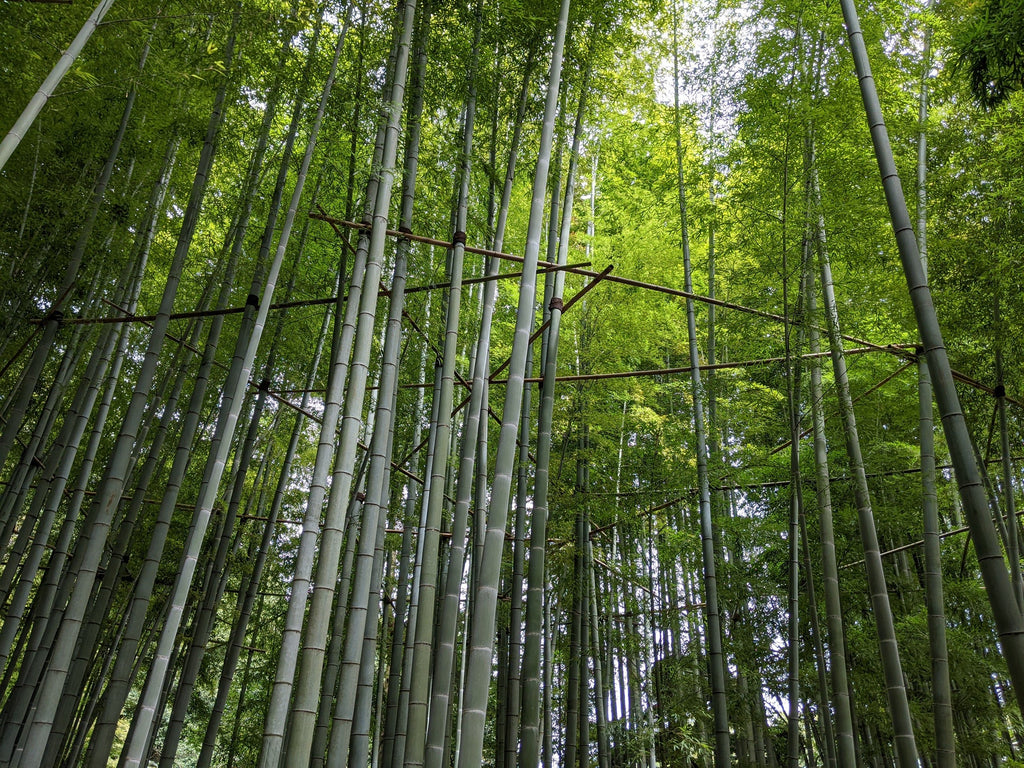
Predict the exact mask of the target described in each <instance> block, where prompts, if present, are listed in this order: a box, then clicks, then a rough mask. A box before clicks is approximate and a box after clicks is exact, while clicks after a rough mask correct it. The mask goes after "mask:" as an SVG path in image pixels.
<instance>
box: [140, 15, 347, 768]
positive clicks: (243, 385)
mask: <svg viewBox="0 0 1024 768" xmlns="http://www.w3.org/2000/svg"><path fill="white" fill-rule="evenodd" d="M343 37H344V36H343V35H340V36H339V45H338V46H337V48H336V50H335V53H334V58H333V60H332V62H331V69H330V72H329V74H328V76H327V81H326V82H325V84H324V89H323V92H322V93H321V97H320V104H319V106H318V108H317V112H316V117H315V118H314V120H313V126H312V127H311V129H310V133H309V139H308V141H307V145H306V152H305V155H304V156H303V158H302V163H301V166H300V168H299V171H298V174H297V177H296V182H295V189H294V190H293V192H292V198H291V203H290V204H289V207H288V213H287V215H286V216H285V220H284V224H283V227H282V230H281V235H280V239H279V241H278V245H277V252H276V254H275V256H274V260H273V262H272V263H271V265H270V269H269V271H268V274H267V280H266V284H265V286H264V289H263V295H262V297H261V298H260V300H259V310H258V313H257V316H256V320H255V323H254V324H253V328H252V333H251V335H250V336H249V338H248V343H247V345H246V346H245V348H244V351H243V350H241V349H236V356H235V361H234V362H233V365H232V367H236V366H237V368H238V370H239V375H238V377H237V383H236V384H235V387H234V391H233V392H225V394H224V398H223V400H222V401H221V410H220V415H219V416H218V424H217V431H218V433H220V435H221V441H220V442H219V444H218V446H217V454H216V456H215V458H214V468H213V472H212V473H211V475H212V476H211V477H210V479H209V484H208V485H207V486H206V489H205V493H204V494H203V495H202V496H201V497H200V499H199V502H198V503H197V505H196V514H195V517H194V518H193V530H191V531H190V537H189V540H188V542H187V543H186V548H185V555H184V557H183V559H182V564H181V565H182V567H181V569H180V570H179V573H178V575H177V578H176V580H175V586H174V590H173V593H172V594H173V598H172V602H171V611H170V613H169V615H168V618H167V621H166V623H165V625H164V629H163V632H162V634H161V637H160V641H159V644H158V647H157V651H156V655H155V657H154V662H153V665H152V668H151V669H152V673H151V676H150V679H149V680H148V681H147V683H146V688H145V690H144V691H143V694H142V697H141V699H140V707H139V710H138V711H137V715H136V720H137V721H138V723H139V727H138V728H137V730H136V731H135V734H134V736H133V738H132V739H131V740H130V741H129V743H128V745H127V749H126V752H127V759H126V760H124V763H125V765H126V766H127V768H136V767H137V766H139V765H140V764H141V763H142V760H143V759H144V757H145V751H144V750H145V744H146V742H147V741H148V737H149V735H150V731H151V729H152V727H153V719H154V716H155V714H156V712H155V710H156V704H157V700H158V698H159V692H160V690H161V688H162V683H163V679H162V678H163V676H164V674H166V669H167V666H168V664H169V661H170V653H171V649H172V648H173V646H174V640H175V635H176V634H177V629H178V625H179V624H180V621H181V616H182V613H183V610H184V604H185V600H186V598H187V594H188V591H189V589H190V587H191V582H192V577H193V574H194V572H195V568H196V565H197V561H198V557H199V550H200V547H201V545H202V540H203V536H204V534H205V530H206V526H207V524H208V523H209V519H210V513H211V512H212V510H213V504H214V501H215V500H216V496H217V493H218V487H219V484H220V477H221V475H222V473H223V470H224V465H225V463H226V461H227V453H228V451H229V449H230V447H231V439H232V436H233V434H234V429H235V425H236V423H237V421H238V415H239V411H240V410H241V406H242V400H243V396H244V393H245V391H246V389H247V387H248V383H249V381H248V380H249V373H250V371H251V370H252V365H253V360H254V359H255V357H256V350H257V348H258V346H259V342H260V338H261V336H262V333H263V328H264V325H265V324H266V318H267V314H268V313H269V311H270V304H271V302H272V300H273V295H274V288H275V286H276V284H277V276H278V273H279V272H280V269H281V262H282V261H283V260H284V254H285V250H286V249H287V247H288V240H289V236H290V234H291V229H292V226H293V224H294V222H295V214H296V212H297V209H298V206H299V200H300V199H301V197H302V189H303V183H304V181H305V179H306V175H307V173H308V171H309V166H310V163H311V162H312V159H313V150H314V149H315V147H316V141H317V135H318V133H319V130H320V125H321V122H322V120H323V115H324V111H325V109H326V105H327V99H328V97H329V96H330V92H331V88H332V86H333V84H334V75H335V72H336V71H337V66H338V60H339V58H340V56H341V44H340V41H341V40H342V39H343ZM239 353H241V356H240V355H239ZM222 420H223V421H222Z"/></svg>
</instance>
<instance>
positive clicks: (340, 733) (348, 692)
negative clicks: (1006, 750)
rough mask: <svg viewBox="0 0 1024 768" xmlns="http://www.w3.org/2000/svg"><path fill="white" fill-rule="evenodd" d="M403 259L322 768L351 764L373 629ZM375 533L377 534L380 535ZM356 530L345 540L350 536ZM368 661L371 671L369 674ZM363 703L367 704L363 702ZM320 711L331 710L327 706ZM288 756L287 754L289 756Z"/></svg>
mask: <svg viewBox="0 0 1024 768" xmlns="http://www.w3.org/2000/svg"><path fill="white" fill-rule="evenodd" d="M405 276H406V259H405V255H404V254H401V253H400V254H398V255H397V257H396V261H395V268H394V275H393V279H392V283H391V289H390V292H391V307H390V310H389V314H388V320H387V331H386V334H385V340H384V349H383V357H382V362H381V372H380V383H379V389H378V398H377V408H376V415H375V417H374V426H373V436H372V437H371V440H370V450H369V460H370V467H369V472H368V475H367V485H366V492H365V496H366V501H365V502H364V503H363V512H362V519H361V521H360V525H359V530H358V537H359V541H358V547H357V550H356V553H355V566H354V574H353V580H352V591H351V597H350V598H349V603H348V609H347V611H346V619H347V621H346V623H345V642H344V646H343V648H342V658H341V674H340V679H339V681H338V696H337V707H336V709H335V713H334V725H333V728H332V730H331V740H330V746H329V748H328V750H327V765H328V766H329V767H330V768H346V766H348V765H350V764H352V763H353V759H354V758H353V755H352V753H351V752H350V736H351V734H352V725H353V718H354V716H355V714H356V706H355V705H356V698H357V686H358V683H359V677H360V673H361V670H362V664H361V661H362V657H363V649H364V643H365V638H366V634H367V631H368V630H367V627H368V624H369V623H372V624H373V625H374V627H375V626H376V621H377V616H376V607H375V608H374V610H373V611H372V615H371V610H370V596H371V592H372V587H373V584H374V578H375V573H376V571H375V569H374V565H375V561H376V556H377V538H378V536H379V535H380V533H381V532H382V524H383V521H384V514H383V512H384V504H385V502H386V500H387V497H388V487H387V485H386V483H385V481H386V480H387V479H389V474H390V473H389V472H388V469H389V466H390V459H391V445H390V444H391V436H392V430H393V421H394V410H393V399H394V396H395V394H396V393H397V383H398V356H399V352H400V348H401V333H402V311H403V309H404V306H405ZM378 529H381V530H380V531H379V530H378ZM355 533H356V532H355V531H354V532H353V533H352V534H350V535H355ZM374 631H376V630H374ZM372 668H373V667H372V662H371V666H370V669H371V670H372ZM367 704H368V702H367ZM321 706H327V707H328V708H330V701H329V700H328V701H327V702H325V703H322V704H321ZM289 753H290V751H289ZM365 757H366V755H365V754H361V755H359V756H356V757H355V759H354V762H355V763H363V764H365Z"/></svg>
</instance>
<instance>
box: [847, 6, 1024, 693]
mask: <svg viewBox="0 0 1024 768" xmlns="http://www.w3.org/2000/svg"><path fill="white" fill-rule="evenodd" d="M841 7H842V10H843V18H844V19H845V21H846V29H847V35H848V37H849V40H850V48H851V52H852V54H853V61H854V67H855V68H856V71H857V77H858V80H859V81H860V91H861V99H862V101H863V102H864V110H865V113H866V115H867V119H868V125H869V126H870V131H871V141H872V144H873V146H874V149H875V158H876V160H877V161H878V169H879V173H880V174H881V177H882V184H883V188H884V190H885V198H886V202H887V204H888V207H889V216H890V218H891V220H892V226H893V231H894V233H895V236H896V245H897V247H898V249H899V253H900V261H901V262H902V264H903V273H904V275H905V277H906V279H907V287H908V288H909V290H910V297H911V302H912V303H913V306H914V315H915V317H916V318H917V326H918V331H919V333H920V334H921V339H922V342H923V344H924V348H925V354H926V355H927V358H928V370H929V372H930V374H931V379H932V386H933V388H934V391H935V398H936V400H937V401H938V404H939V413H940V414H941V415H942V424H943V428H944V431H945V433H946V442H947V444H948V445H949V450H950V458H951V460H952V464H953V466H954V472H955V474H956V479H957V485H958V486H959V490H960V498H961V501H962V502H963V507H964V512H965V514H966V516H967V524H968V526H969V527H970V529H971V539H972V540H973V542H974V548H975V551H976V552H977V555H978V564H979V566H980V569H981V575H982V580H983V581H984V582H985V591H986V593H987V594H988V599H989V604H990V605H991V606H992V614H993V618H994V619H995V624H996V631H997V634H998V636H999V640H1000V644H1001V646H1002V652H1003V656H1004V657H1005V658H1006V663H1007V667H1008V671H1009V674H1010V680H1011V681H1012V683H1013V689H1014V695H1015V696H1016V698H1017V703H1018V705H1019V706H1020V707H1021V709H1024V617H1022V615H1021V611H1020V609H1019V608H1018V607H1017V601H1016V599H1015V598H1014V590H1013V588H1012V584H1011V582H1010V578H1009V574H1008V573H1007V570H1006V562H1005V561H1004V560H1003V553H1002V549H1001V548H1000V546H999V541H998V539H997V538H996V533H995V529H994V528H993V526H992V520H991V517H990V515H989V511H988V505H987V504H986V503H985V492H984V489H983V488H982V485H981V478H980V476H979V472H978V467H977V466H976V465H975V463H974V457H973V456H972V455H971V440H970V433H969V432H968V429H967V421H966V419H965V418H964V414H963V411H962V410H961V408H960V400H959V397H958V396H957V393H956V387H955V385H954V383H953V375H952V371H951V369H950V365H949V358H948V356H947V354H946V348H945V342H944V341H943V338H942V331H941V330H940V328H939V323H938V319H937V317H936V314H935V307H934V305H933V304H932V297H931V291H930V290H929V288H928V282H927V278H926V276H925V273H924V270H923V269H922V266H921V259H920V253H919V251H918V247H917V241H916V239H915V237H914V230H913V228H912V227H911V225H910V215H909V214H908V212H907V203H906V200H905V199H904V197H903V190H902V185H901V184H900V179H899V174H898V173H897V171H896V164H895V162H894V160H893V156H892V147H891V146H890V144H889V135H888V132H887V131H886V128H885V119H884V118H883V116H882V109H881V105H880V104H879V102H878V93H877V91H876V89H875V83H874V79H873V77H872V75H871V65H870V62H869V60H868V54H867V47H866V46H865V44H864V35H863V33H862V32H861V30H860V20H859V18H858V16H857V9H856V6H855V5H854V3H853V0H841Z"/></svg>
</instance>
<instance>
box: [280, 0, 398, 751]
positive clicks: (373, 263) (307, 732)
mask: <svg viewBox="0 0 1024 768" xmlns="http://www.w3.org/2000/svg"><path fill="white" fill-rule="evenodd" d="M415 8H416V6H415V1H414V0H410V1H409V2H407V3H406V5H405V11H404V13H403V16H402V33H401V39H400V42H399V45H398V51H397V57H396V60H395V68H394V81H393V83H392V87H391V93H390V102H389V115H388V123H387V129H386V132H385V141H384V149H383V156H382V160H381V170H380V183H379V185H378V187H377V195H376V201H375V205H374V215H373V228H372V230H371V232H370V243H369V250H368V256H367V262H366V271H365V275H364V283H363V291H362V294H361V296H360V300H359V318H358V325H357V327H356V335H355V341H354V346H353V351H352V362H351V365H350V367H349V382H348V389H347V393H346V396H345V413H344V417H343V419H342V425H341V436H340V438H339V439H338V443H337V451H336V454H335V468H334V473H333V478H332V482H331V491H330V496H329V498H328V503H327V509H326V512H325V517H324V525H323V533H322V535H321V540H320V548H319V549H320V552H319V559H318V563H317V575H316V580H315V583H314V589H313V596H312V599H311V606H310V613H309V617H308V619H307V622H306V631H305V634H304V643H303V649H302V660H301V670H300V674H299V679H298V686H297V688H296V694H295V702H294V704H293V705H292V714H291V718H290V723H289V728H290V733H289V743H288V753H287V757H286V760H287V764H289V765H300V764H303V763H304V762H308V760H309V751H310V749H311V745H312V739H313V733H314V729H315V726H316V711H317V700H318V698H319V694H320V682H321V679H322V674H323V659H324V654H325V651H326V644H327V635H328V629H329V623H330V611H331V606H332V603H333V600H334V589H335V582H336V580H337V574H338V560H339V558H340V553H341V544H342V535H343V533H344V527H345V517H346V511H347V507H348V502H349V492H350V491H351V488H352V484H353V478H354V469H355V462H356V447H357V442H358V438H359V431H360V427H361V426H362V411H363V402H364V399H365V395H366V381H367V377H368V375H369V359H370V352H371V345H372V342H373V330H374V322H375V319H376V314H377V297H378V296H377V295H378V290H379V286H380V277H381V270H382V264H383V256H384V243H385V231H386V228H387V223H388V211H389V209H390V206H391V193H392V188H393V185H394V169H395V158H396V155H397V151H398V132H399V125H400V123H401V116H402V106H403V101H404V96H405V84H406V77H407V72H408V60H409V49H410V47H411V40H412V31H413V30H412V28H413V23H414V21H415ZM346 22H347V20H346ZM350 301H351V299H350ZM384 399H385V400H387V399H388V398H384ZM386 434H387V433H386V432H385V435H386ZM364 522H365V521H364ZM370 536H371V537H372V536H373V534H370ZM372 546H373V539H372V538H371V540H370V547H371V552H372ZM359 634H360V637H361V635H362V633H361V632H360V633H359ZM343 673H344V670H343Z"/></svg>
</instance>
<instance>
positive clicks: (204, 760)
mask: <svg viewBox="0 0 1024 768" xmlns="http://www.w3.org/2000/svg"><path fill="white" fill-rule="evenodd" d="M315 197H316V195H314V198H315ZM331 315H332V313H331V311H330V310H328V311H327V312H325V313H324V319H323V323H322V325H321V327H320V333H319V334H318V336H317V343H316V347H315V349H314V352H313V357H312V360H311V361H310V364H309V373H308V374H307V378H306V385H305V387H304V390H305V391H303V393H302V399H301V401H300V403H299V412H298V413H297V415H296V417H295V424H294V426H293V427H292V434H291V437H290V438H289V442H288V448H287V450H286V451H285V455H284V460H283V461H282V463H281V470H280V474H279V478H278V482H277V487H276V489H275V491H274V496H273V499H272V501H271V504H270V510H269V511H268V513H267V521H266V523H265V525H264V528H263V538H262V540H261V541H260V545H259V549H258V554H257V556H256V560H255V562H254V563H253V568H252V572H251V573H250V574H249V581H248V584H247V588H246V590H245V597H244V598H243V600H242V603H241V606H240V608H239V614H238V619H237V620H236V621H235V624H234V626H233V627H232V630H231V637H230V639H229V640H228V647H227V652H226V655H225V659H224V665H223V668H222V670H221V677H220V682H219V684H218V686H217V697H216V699H215V700H214V704H213V708H212V709H211V712H210V718H209V720H208V721H207V724H206V734H205V736H204V737H203V746H202V749H201V751H200V753H199V758H198V760H197V762H196V766H197V768H208V767H209V765H210V763H211V761H212V759H213V750H214V747H215V746H216V741H217V735H218V730H219V727H220V722H221V720H222V718H223V716H224V709H225V707H226V705H227V699H228V694H229V693H230V690H231V682H232V680H233V679H234V673H235V669H236V667H237V665H238V659H239V657H240V656H241V652H242V649H243V646H244V644H245V635H246V633H247V631H248V627H249V616H250V615H251V614H252V609H253V606H254V604H255V602H256V599H257V596H258V592H259V585H260V578H261V576H262V573H263V567H264V565H265V564H266V560H267V556H268V554H269V552H270V545H271V543H272V539H273V536H274V531H275V528H276V524H277V519H278V516H279V515H280V513H281V507H282V504H283V501H284V494H285V491H286V490H287V486H288V482H289V480H290V476H291V469H292V464H293V462H294V459H295V454H296V452H297V450H298V445H299V439H300V438H301V436H302V430H303V427H304V426H305V416H304V415H303V412H304V411H306V410H307V409H308V407H309V401H310V399H311V394H310V392H309V390H310V389H311V388H312V387H313V385H314V383H315V380H316V374H317V370H318V368H319V367H320V356H321V354H322V353H323V347H324V342H325V341H326V338H327V332H328V330H329V329H330V319H331Z"/></svg>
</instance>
